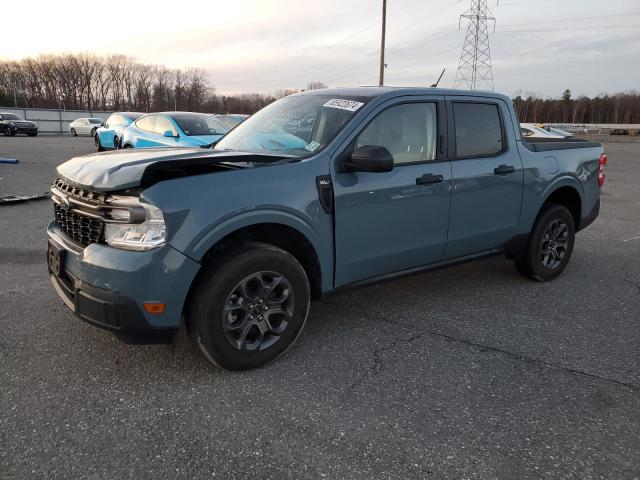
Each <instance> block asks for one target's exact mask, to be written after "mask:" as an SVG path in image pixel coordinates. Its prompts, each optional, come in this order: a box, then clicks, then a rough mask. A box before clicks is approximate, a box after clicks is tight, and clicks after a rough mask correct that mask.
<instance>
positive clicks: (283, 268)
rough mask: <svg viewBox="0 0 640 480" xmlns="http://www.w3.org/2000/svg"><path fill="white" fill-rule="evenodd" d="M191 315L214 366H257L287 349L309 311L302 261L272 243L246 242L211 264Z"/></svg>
mask: <svg viewBox="0 0 640 480" xmlns="http://www.w3.org/2000/svg"><path fill="white" fill-rule="evenodd" d="M194 289H195V290H194V293H193V295H192V297H191V298H192V301H191V305H190V308H189V311H188V313H187V325H188V329H189V334H190V335H191V338H192V340H193V341H194V343H195V344H196V345H198V347H199V348H200V350H201V351H202V352H203V353H204V355H205V356H206V357H207V358H208V359H209V360H210V361H211V362H212V363H214V364H215V365H217V366H219V367H222V368H226V369H229V370H244V369H250V368H255V367H258V366H260V365H262V364H264V363H266V362H269V361H271V360H274V359H275V358H277V357H279V356H280V355H282V354H283V353H284V352H286V351H287V349H288V348H289V347H291V345H292V344H293V343H294V342H295V340H296V339H297V338H298V336H299V335H300V333H301V332H302V329H303V327H304V324H305V322H306V320H307V313H308V311H309V302H310V298H311V295H310V290H309V280H308V279H307V275H306V273H305V271H304V269H303V268H302V266H301V265H300V263H299V262H298V261H297V260H296V259H295V258H294V257H293V256H292V255H291V254H289V253H288V252H285V251H284V250H282V249H280V248H277V247H275V246H272V245H267V244H261V243H254V244H246V245H244V246H243V248H241V249H237V250H232V251H230V252H228V253H226V254H223V255H222V256H220V257H218V258H216V259H214V260H213V261H212V262H211V263H210V264H207V265H206V266H205V267H204V269H203V272H202V274H201V276H200V278H199V280H198V283H197V284H196V285H195V286H194Z"/></svg>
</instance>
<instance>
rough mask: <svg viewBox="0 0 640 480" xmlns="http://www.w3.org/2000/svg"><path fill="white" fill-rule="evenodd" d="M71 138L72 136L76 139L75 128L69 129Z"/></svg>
mask: <svg viewBox="0 0 640 480" xmlns="http://www.w3.org/2000/svg"><path fill="white" fill-rule="evenodd" d="M71 136H73V137H77V136H78V132H76V129H75V128H72V129H71Z"/></svg>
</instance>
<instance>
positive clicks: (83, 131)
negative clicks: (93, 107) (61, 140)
mask: <svg viewBox="0 0 640 480" xmlns="http://www.w3.org/2000/svg"><path fill="white" fill-rule="evenodd" d="M103 123H104V120H103V119H101V118H76V119H75V120H74V121H73V122H71V123H70V124H69V133H70V134H71V135H73V136H74V137H77V136H78V135H91V136H92V137H93V136H94V135H95V133H96V130H97V129H98V128H99V127H101V126H102V124H103Z"/></svg>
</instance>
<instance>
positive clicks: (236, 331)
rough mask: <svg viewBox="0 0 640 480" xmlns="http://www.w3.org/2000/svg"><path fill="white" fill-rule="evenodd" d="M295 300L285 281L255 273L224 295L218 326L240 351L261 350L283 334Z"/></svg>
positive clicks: (277, 275)
mask: <svg viewBox="0 0 640 480" xmlns="http://www.w3.org/2000/svg"><path fill="white" fill-rule="evenodd" d="M294 302H295V298H294V293H293V289H292V288H291V284H290V283H289V280H287V278H286V277H284V276H283V275H280V274H279V273H276V272H256V273H254V274H251V275H249V276H247V277H245V278H244V279H242V280H241V281H240V282H239V283H238V284H237V285H236V286H235V287H234V288H233V289H232V290H231V293H230V294H229V295H228V297H227V300H226V301H225V305H224V308H223V315H222V327H223V331H224V334H225V337H226V339H227V340H228V341H229V343H231V345H232V346H233V347H234V348H236V349H238V350H243V351H254V350H264V349H266V348H268V347H270V346H272V345H273V344H274V343H276V342H277V341H278V340H280V338H281V336H282V334H283V333H284V332H285V331H286V329H287V326H288V325H289V323H290V321H291V319H292V316H293V311H294V306H295V303H294Z"/></svg>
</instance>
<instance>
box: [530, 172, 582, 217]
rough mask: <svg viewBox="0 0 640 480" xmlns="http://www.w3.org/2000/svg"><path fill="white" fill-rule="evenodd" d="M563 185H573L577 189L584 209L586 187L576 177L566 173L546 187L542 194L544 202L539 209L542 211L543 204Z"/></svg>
mask: <svg viewBox="0 0 640 480" xmlns="http://www.w3.org/2000/svg"><path fill="white" fill-rule="evenodd" d="M562 187H571V188H573V189H574V190H575V191H577V192H578V196H579V197H580V205H581V207H582V208H583V209H584V188H583V187H582V184H581V183H580V182H579V181H578V180H577V179H576V178H574V177H571V176H566V175H565V176H562V177H559V178H556V179H554V180H553V181H552V182H551V183H550V184H549V185H547V187H546V188H545V189H544V192H543V193H542V195H541V198H542V202H541V203H540V206H539V208H538V211H540V208H542V205H544V204H545V202H546V201H547V199H548V198H549V197H550V196H551V195H552V194H553V193H554V192H555V191H556V190H558V189H559V188H562Z"/></svg>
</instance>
